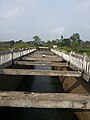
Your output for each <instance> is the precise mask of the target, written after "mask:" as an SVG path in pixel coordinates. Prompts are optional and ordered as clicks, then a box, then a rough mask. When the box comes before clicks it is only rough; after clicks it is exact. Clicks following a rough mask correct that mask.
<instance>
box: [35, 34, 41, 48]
mask: <svg viewBox="0 0 90 120" xmlns="http://www.w3.org/2000/svg"><path fill="white" fill-rule="evenodd" d="M33 43H34V45H35V46H36V47H38V46H40V44H41V39H40V37H39V36H34V37H33Z"/></svg>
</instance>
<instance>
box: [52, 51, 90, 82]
mask: <svg viewBox="0 0 90 120" xmlns="http://www.w3.org/2000/svg"><path fill="white" fill-rule="evenodd" d="M51 51H52V52H54V53H55V54H57V55H58V56H60V57H62V58H63V59H64V60H66V61H68V62H69V63H70V64H72V65H74V66H75V67H76V68H78V69H79V70H81V71H82V72H83V73H85V74H86V75H87V76H88V77H87V78H86V79H87V81H89V79H90V62H89V61H87V60H86V55H83V56H80V55H76V54H73V53H72V52H70V53H67V52H65V51H59V50H55V49H51Z"/></svg>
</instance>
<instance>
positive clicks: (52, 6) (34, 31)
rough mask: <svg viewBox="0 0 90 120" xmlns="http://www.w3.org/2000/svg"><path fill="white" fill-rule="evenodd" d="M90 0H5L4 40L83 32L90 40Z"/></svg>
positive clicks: (1, 8) (1, 12) (0, 25)
mask: <svg viewBox="0 0 90 120" xmlns="http://www.w3.org/2000/svg"><path fill="white" fill-rule="evenodd" d="M89 11H90V0H76V1H72V0H69V1H65V0H55V1H52V0H48V1H47V0H46V1H45V0H18V1H16V0H8V1H7V0H1V1H0V41H10V40H14V41H18V40H23V41H32V39H33V37H34V36H39V37H40V38H41V40H42V41H48V40H50V41H52V40H54V39H57V38H58V39H60V36H61V35H63V36H64V38H69V37H70V36H71V35H72V34H73V33H79V34H80V38H81V40H83V41H90V33H89V31H90V15H89V14H90V12H89Z"/></svg>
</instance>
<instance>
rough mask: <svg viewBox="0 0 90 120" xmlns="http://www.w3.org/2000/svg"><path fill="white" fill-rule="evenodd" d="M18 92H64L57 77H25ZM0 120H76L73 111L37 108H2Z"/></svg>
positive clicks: (36, 67)
mask: <svg viewBox="0 0 90 120" xmlns="http://www.w3.org/2000/svg"><path fill="white" fill-rule="evenodd" d="M35 69H48V70H50V69H51V67H42V66H41V67H38V66H35ZM18 90H19V91H29V92H41V93H42V92H44V93H52V92H53V93H60V92H64V91H63V88H62V86H61V85H60V83H59V79H58V77H48V76H34V77H32V76H31V77H30V76H27V77H25V78H24V80H23V84H22V86H21V87H20V88H19V89H18ZM3 110H4V112H3V114H2V116H1V118H0V120H77V119H76V116H75V115H74V113H73V111H71V110H65V109H64V110H63V109H44V108H43V109H38V108H9V107H6V108H5V107H4V108H3Z"/></svg>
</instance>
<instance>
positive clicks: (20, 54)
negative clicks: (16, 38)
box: [19, 49, 22, 60]
mask: <svg viewBox="0 0 90 120" xmlns="http://www.w3.org/2000/svg"><path fill="white" fill-rule="evenodd" d="M19 51H20V60H22V57H21V56H22V55H21V51H22V50H21V49H19Z"/></svg>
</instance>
